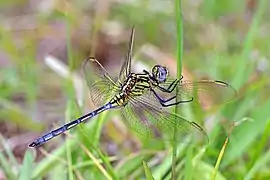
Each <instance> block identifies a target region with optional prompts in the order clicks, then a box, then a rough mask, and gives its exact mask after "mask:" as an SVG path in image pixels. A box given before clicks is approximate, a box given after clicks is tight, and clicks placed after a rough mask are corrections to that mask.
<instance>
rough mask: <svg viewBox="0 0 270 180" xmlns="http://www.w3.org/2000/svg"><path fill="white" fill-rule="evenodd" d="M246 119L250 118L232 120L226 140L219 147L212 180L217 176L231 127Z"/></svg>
mask: <svg viewBox="0 0 270 180" xmlns="http://www.w3.org/2000/svg"><path fill="white" fill-rule="evenodd" d="M248 120H250V119H249V118H243V119H242V120H240V121H235V122H233V124H232V125H231V128H230V131H229V134H228V136H227V138H226V140H225V142H224V144H223V146H222V148H221V150H220V153H219V155H218V159H217V162H216V165H215V168H214V170H213V173H212V177H211V179H212V180H215V179H216V176H217V173H218V169H219V166H220V163H221V160H222V158H223V156H224V153H225V149H226V147H227V145H228V141H229V137H230V135H231V133H232V131H233V128H234V127H235V126H238V125H240V124H241V123H243V122H244V121H248Z"/></svg>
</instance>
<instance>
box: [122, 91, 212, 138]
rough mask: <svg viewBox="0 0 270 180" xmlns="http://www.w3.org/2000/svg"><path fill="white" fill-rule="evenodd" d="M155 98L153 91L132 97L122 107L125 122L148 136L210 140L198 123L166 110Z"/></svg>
mask: <svg viewBox="0 0 270 180" xmlns="http://www.w3.org/2000/svg"><path fill="white" fill-rule="evenodd" d="M154 98H155V97H154V95H153V94H152V93H151V92H149V93H147V94H146V95H142V96H137V97H130V99H129V103H128V104H127V105H126V106H125V107H124V108H122V109H121V113H122V115H123V117H124V122H125V124H126V125H127V126H128V127H130V128H131V129H132V130H134V131H136V132H138V133H140V134H142V135H143V136H145V137H147V138H155V139H164V140H168V141H177V142H185V141H186V140H187V136H189V137H191V138H192V139H193V141H194V140H195V141H198V140H208V137H207V134H206V133H205V131H204V130H203V129H202V128H201V127H200V126H199V125H198V124H196V123H195V122H190V121H188V120H186V119H184V118H183V117H180V116H178V115H176V114H173V113H170V112H168V111H166V110H165V109H163V108H162V107H161V106H160V104H159V102H158V101H157V100H154ZM153 101H154V102H153ZM174 132H175V134H174Z"/></svg>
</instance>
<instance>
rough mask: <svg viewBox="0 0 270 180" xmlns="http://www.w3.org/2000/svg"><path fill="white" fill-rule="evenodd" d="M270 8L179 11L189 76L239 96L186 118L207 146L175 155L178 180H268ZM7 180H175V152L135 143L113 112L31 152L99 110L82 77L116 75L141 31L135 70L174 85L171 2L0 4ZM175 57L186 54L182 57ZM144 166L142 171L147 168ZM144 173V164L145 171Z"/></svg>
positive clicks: (218, 4) (189, 111)
mask: <svg viewBox="0 0 270 180" xmlns="http://www.w3.org/2000/svg"><path fill="white" fill-rule="evenodd" d="M268 7H270V2H269V1H267V0H238V1H234V0H226V1H218V0H193V1H188V0H183V1H182V14H183V25H184V34H183V40H184V49H183V59H182V63H183V67H182V71H183V75H184V77H185V78H186V79H191V80H196V79H197V80H199V79H205V78H209V79H218V80H223V81H225V82H228V83H229V84H231V85H232V86H233V87H234V88H235V89H236V90H237V91H238V97H237V98H235V100H234V101H233V102H230V103H227V104H223V105H222V106H218V107H215V108H212V109H211V110H209V109H204V108H203V107H202V108H201V109H198V108H195V109H194V108H192V107H183V108H181V110H182V114H181V115H183V116H184V117H185V118H187V119H189V120H192V121H196V122H198V123H199V124H203V125H204V128H205V129H206V131H207V133H208V135H209V137H210V143H209V144H195V145H193V146H189V144H184V143H183V144H181V143H180V144H179V145H177V152H178V153H177V160H176V167H174V168H175V171H176V174H177V175H176V177H177V179H198V180H201V179H211V176H212V174H213V172H217V171H216V170H214V167H215V165H216V160H217V158H218V157H219V153H220V151H221V149H222V147H223V146H224V142H225V139H226V137H227V136H228V134H229V130H230V126H231V124H232V122H233V121H237V122H243V121H244V120H246V119H248V120H249V121H244V122H243V123H236V124H237V126H235V128H234V129H233V131H232V133H231V135H230V137H229V142H228V144H227V147H226V150H225V152H224V155H223V156H221V157H222V161H221V164H220V167H219V169H218V172H217V176H216V179H270V163H269V162H270V150H269V145H270V143H269V133H270V123H269V120H270V98H269V92H270V80H269V79H270V78H269V77H270V61H269V56H270V43H269V39H270V33H269V32H270V23H269V16H270V11H269V8H268ZM0 22H1V23H0V65H1V72H0V95H1V97H0V132H1V134H0V180H2V179H4V180H5V179H8V180H14V179H21V180H29V179H69V180H71V179H79V180H83V179H146V178H148V179H151V177H154V178H155V179H171V169H172V162H171V161H172V147H171V145H170V144H168V143H152V142H151V141H149V140H146V139H143V138H140V137H139V136H138V135H137V134H135V133H133V132H132V131H131V130H130V129H128V128H127V127H126V126H124V125H123V123H122V122H121V116H119V112H118V111H110V112H108V113H103V114H101V115H99V116H98V117H96V118H94V119H93V121H89V122H88V123H87V124H84V125H81V126H79V127H77V128H75V129H73V130H71V131H69V132H68V133H67V134H66V135H65V136H61V137H57V138H55V139H53V140H52V141H50V142H49V143H47V144H46V145H45V146H43V147H42V148H39V149H29V148H28V143H29V142H31V141H32V140H34V139H35V138H37V137H38V136H39V135H42V134H43V133H45V132H47V131H49V130H51V129H53V128H55V127H58V126H60V125H62V124H64V123H65V122H68V121H71V120H72V119H74V118H77V117H79V116H80V115H83V114H85V113H86V112H89V111H91V110H94V109H95V108H96V107H94V106H93V104H92V103H91V100H90V98H89V92H88V91H87V87H86V85H85V82H84V77H83V74H82V71H81V64H82V62H83V60H84V59H85V58H86V57H87V56H88V55H89V54H91V55H95V57H96V58H97V59H98V60H99V61H100V62H101V63H102V64H103V65H104V66H105V67H106V68H107V69H109V71H110V72H111V73H114V74H115V73H116V74H117V72H119V68H120V65H121V61H122V60H123V59H124V57H125V55H126V52H127V43H128V39H129V34H130V30H131V27H132V25H135V26H136V34H135V47H134V54H135V58H134V61H133V67H134V71H136V72H139V71H141V70H142V69H150V68H151V66H153V65H154V64H163V65H166V66H168V67H169V69H170V72H171V73H170V75H171V76H176V59H177V58H176V57H177V55H176V54H177V43H176V42H177V31H176V15H175V1H173V0H155V1H154V0H122V1H119V0H118V1H117V0H102V1H92V0H88V1H87V0H81V1H63V0H44V1H39V0H13V1H4V0H1V1H0ZM178 48H179V47H178ZM143 161H144V162H145V164H143ZM146 164H147V165H146Z"/></svg>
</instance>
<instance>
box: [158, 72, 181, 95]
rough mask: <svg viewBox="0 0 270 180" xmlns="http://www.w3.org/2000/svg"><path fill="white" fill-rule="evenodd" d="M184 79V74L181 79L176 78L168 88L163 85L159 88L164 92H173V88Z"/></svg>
mask: <svg viewBox="0 0 270 180" xmlns="http://www.w3.org/2000/svg"><path fill="white" fill-rule="evenodd" d="M182 79H183V76H181V78H180V79H175V80H174V81H173V82H172V83H171V84H170V85H169V87H168V88H164V87H161V86H158V88H159V89H160V90H161V91H163V92H167V93H171V92H173V90H174V89H175V88H176V86H177V84H178V83H179V81H181V80H182Z"/></svg>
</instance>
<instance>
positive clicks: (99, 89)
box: [83, 57, 120, 106]
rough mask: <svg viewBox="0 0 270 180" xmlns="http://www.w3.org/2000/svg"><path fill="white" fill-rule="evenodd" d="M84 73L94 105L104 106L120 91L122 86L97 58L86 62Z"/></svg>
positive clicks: (91, 58) (90, 58) (88, 59)
mask: <svg viewBox="0 0 270 180" xmlns="http://www.w3.org/2000/svg"><path fill="white" fill-rule="evenodd" d="M83 71H84V74H85V79H86V83H87V86H88V88H89V90H90V96H91V99H92V101H93V103H94V105H96V106H101V105H104V103H107V102H108V101H109V100H110V99H111V98H112V97H113V96H114V95H115V93H117V92H118V91H119V89H120V86H119V84H117V82H116V80H115V78H113V77H112V76H111V75H110V74H109V73H108V72H107V71H106V69H105V68H104V67H103V66H102V65H101V64H100V63H99V62H98V61H97V60H96V59H95V58H93V57H89V58H87V59H86V60H85V62H84V64H83Z"/></svg>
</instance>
